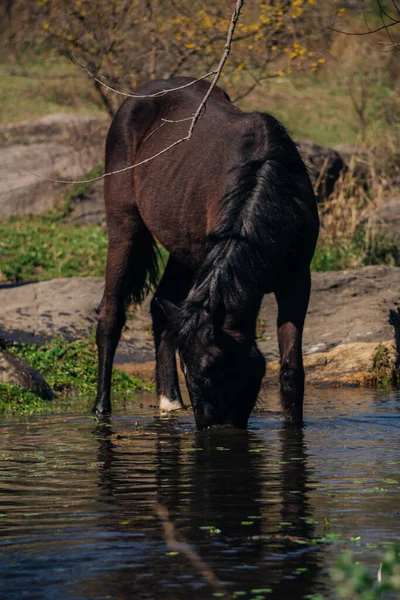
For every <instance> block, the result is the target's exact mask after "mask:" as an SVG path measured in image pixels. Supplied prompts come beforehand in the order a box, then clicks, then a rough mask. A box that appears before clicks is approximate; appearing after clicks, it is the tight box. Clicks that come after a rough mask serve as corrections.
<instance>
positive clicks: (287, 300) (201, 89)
mask: <svg viewBox="0 0 400 600" xmlns="http://www.w3.org/2000/svg"><path fill="white" fill-rule="evenodd" d="M191 81H192V80H191V79H189V78H176V79H170V80H158V81H151V82H149V83H147V84H146V85H144V86H142V87H141V88H140V89H138V90H137V93H138V94H140V95H141V96H142V97H137V98H129V99H127V100H126V101H125V102H124V103H123V104H122V106H121V107H120V109H119V111H118V113H117V115H116V116H115V118H114V120H113V123H112V125H111V127H110V131H109V133H108V137H107V145H106V172H114V171H120V170H123V169H124V168H126V167H129V166H130V165H133V164H135V163H139V162H141V161H144V160H145V159H147V158H149V157H151V156H153V155H155V154H157V153H158V152H160V151H162V150H163V149H164V148H166V147H167V146H169V145H171V144H173V142H175V141H176V140H178V139H179V138H181V137H184V136H185V135H187V130H188V124H189V123H190V121H189V120H188V119H190V117H192V115H193V114H194V112H195V111H196V108H197V107H198V106H199V104H200V102H201V100H202V98H203V96H204V94H205V92H206V91H207V89H208V86H209V83H206V82H204V81H201V82H196V83H193V85H190V86H186V87H183V88H182V89H179V90H176V91H170V92H169V93H166V94H160V91H161V90H172V89H173V88H177V87H180V86H185V85H186V84H188V83H190V82H191ZM104 195H105V207H106V220H107V229H108V255H107V268H106V286H105V292H104V296H103V300H102V302H101V305H100V309H99V322H98V327H97V345H98V350H99V380H98V394H97V399H96V403H95V406H94V409H93V411H94V413H95V414H97V415H103V414H109V413H110V412H111V403H110V387H111V371H112V363H113V358H114V353H115V350H116V347H117V344H118V341H119V338H120V334H121V329H122V327H123V325H124V322H125V308H126V305H127V304H128V303H129V302H130V301H133V302H135V303H140V302H141V301H142V300H143V298H144V297H145V295H146V294H147V292H148V291H149V289H150V288H151V287H153V286H154V285H156V283H157V270H158V269H157V264H158V261H157V246H156V242H155V240H157V241H158V242H159V243H160V244H162V246H164V248H166V249H167V250H168V252H169V259H168V263H167V266H166V268H165V271H164V274H163V276H162V278H161V281H160V282H159V284H158V287H157V290H156V293H155V296H154V298H153V300H152V302H151V313H152V318H153V330H154V340H155V348H156V360H157V391H158V396H159V401H160V407H161V409H163V410H171V409H175V408H181V407H182V398H181V394H180V390H179V384H178V376H177V369H176V358H175V352H176V349H178V351H179V355H180V363H181V367H182V370H183V372H184V374H185V378H186V383H187V387H188V391H189V395H190V400H191V403H192V407H193V410H194V415H195V419H196V425H197V427H198V428H199V429H203V428H205V427H208V426H210V425H214V424H231V425H234V426H237V427H246V424H247V420H248V418H249V416H250V413H251V411H252V409H253V407H254V405H255V402H256V399H257V395H258V392H259V390H260V386H261V381H262V378H263V376H264V373H265V359H264V357H263V355H262V354H261V352H260V351H259V350H258V348H257V344H256V321H257V314H258V311H259V308H260V304H261V301H262V298H263V295H264V294H266V293H270V292H274V294H275V296H276V299H277V302H278V339H279V350H280V357H281V369H280V393H281V399H282V404H283V409H284V413H285V418H286V420H287V421H288V422H293V423H297V424H299V423H301V422H302V418H303V395H304V369H303V362H302V331H303V325H304V319H305V315H306V311H307V306H308V301H309V294H310V261H311V258H312V255H313V253H314V249H315V244H316V240H317V236H318V228H319V221H318V213H317V208H316V201H315V197H314V193H313V189H312V186H311V183H310V179H309V177H308V173H307V170H306V167H305V165H304V163H303V161H302V159H301V158H300V155H299V153H298V151H297V148H296V145H295V144H294V142H293V141H292V140H291V138H290V137H289V135H288V133H287V132H286V130H285V129H284V127H283V126H282V125H281V124H280V123H279V122H278V121H277V120H276V119H274V118H273V117H271V116H270V115H268V114H264V113H259V112H252V113H244V112H242V111H241V110H239V109H238V108H236V107H235V106H233V105H232V104H231V102H230V100H229V97H228V96H227V95H226V94H225V92H224V91H223V90H221V89H220V88H215V89H214V90H213V92H212V94H211V96H210V98H209V100H208V102H207V105H206V110H205V112H204V114H203V116H202V117H201V119H200V120H199V122H198V123H197V125H196V128H195V130H194V133H193V137H192V138H191V139H190V141H186V142H183V143H181V144H179V145H177V146H175V147H174V148H172V149H170V150H169V151H168V152H165V153H164V154H162V155H160V156H158V157H157V158H155V159H153V160H151V161H149V162H147V163H145V164H142V165H141V166H139V167H137V168H134V169H129V170H125V171H122V172H120V173H118V174H114V175H112V176H109V177H106V179H105V186H104Z"/></svg>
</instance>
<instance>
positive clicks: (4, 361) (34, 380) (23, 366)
mask: <svg viewBox="0 0 400 600" xmlns="http://www.w3.org/2000/svg"><path fill="white" fill-rule="evenodd" d="M0 383H9V384H12V385H17V386H19V387H22V388H24V389H25V390H30V391H31V392H34V393H35V394H37V395H38V396H40V397H41V398H43V400H53V399H54V398H55V397H56V396H55V393H54V392H53V390H52V389H51V387H50V386H49V384H48V383H47V381H46V380H45V379H44V378H43V377H42V376H41V375H40V373H38V371H36V369H34V368H33V367H31V366H30V365H29V364H28V363H27V362H26V361H24V360H22V359H21V358H19V356H16V355H15V354H12V352H9V351H8V350H5V349H1V350H0Z"/></svg>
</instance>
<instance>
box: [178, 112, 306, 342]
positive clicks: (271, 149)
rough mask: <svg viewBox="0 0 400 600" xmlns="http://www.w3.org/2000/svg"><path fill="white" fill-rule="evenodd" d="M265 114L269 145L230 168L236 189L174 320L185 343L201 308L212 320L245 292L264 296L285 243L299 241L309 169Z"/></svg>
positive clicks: (225, 202)
mask: <svg viewBox="0 0 400 600" xmlns="http://www.w3.org/2000/svg"><path fill="white" fill-rule="evenodd" d="M261 116H262V117H263V118H264V121H265V122H266V126H267V128H268V132H267V135H266V136H265V138H266V142H265V145H264V147H263V148H260V149H259V155H260V157H259V158H258V157H257V158H256V159H254V157H253V158H252V160H248V161H246V162H244V163H243V164H241V165H240V166H238V167H235V168H234V169H233V170H232V173H233V172H234V175H235V176H234V177H233V179H234V185H232V186H231V188H230V189H229V190H228V191H227V193H226V194H225V195H224V197H223V199H222V202H221V209H220V218H219V221H218V223H217V224H216V226H215V227H214V229H213V230H212V231H211V233H210V234H209V235H208V237H207V239H206V249H205V258H204V261H203V264H202V266H201V268H200V270H199V272H198V274H197V277H196V280H195V282H194V284H193V286H192V289H191V292H190V293H189V296H188V298H187V299H186V300H185V302H184V303H183V304H182V306H181V307H180V310H179V313H178V315H177V318H176V322H175V327H174V329H175V332H176V334H177V336H178V339H179V340H180V341H181V342H182V341H184V342H190V340H191V338H192V336H193V334H194V333H195V332H196V329H197V325H198V322H199V319H200V313H201V310H204V311H206V312H207V313H208V314H209V315H210V317H212V315H213V314H214V313H215V311H216V310H217V309H218V307H219V306H220V305H221V304H224V303H225V302H226V301H227V300H229V302H232V303H234V302H240V291H241V289H247V290H251V291H252V292H258V291H260V292H261V294H263V293H264V290H265V287H266V284H267V280H268V277H271V276H272V275H273V271H274V268H275V266H276V263H277V261H278V259H279V253H280V252H282V250H283V249H282V240H283V239H284V238H285V239H286V238H289V239H287V240H286V244H285V247H286V246H288V245H289V244H290V243H291V242H290V239H291V238H292V237H295V236H292V235H291V234H292V230H291V224H292V225H293V229H294V228H295V222H296V218H295V214H296V213H297V212H298V210H299V207H298V205H297V204H296V202H295V198H296V197H299V185H300V184H299V179H300V180H301V179H302V178H304V175H306V177H307V172H306V168H305V166H304V163H303V162H302V160H301V158H300V155H299V153H298V151H297V148H296V145H295V144H294V142H293V141H292V140H291V138H290V137H289V135H288V134H287V132H286V130H285V128H284V127H283V125H281V124H280V123H279V122H278V121H276V120H275V119H274V118H273V117H271V116H270V115H261ZM271 125H272V127H271Z"/></svg>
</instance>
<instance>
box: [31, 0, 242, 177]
mask: <svg viewBox="0 0 400 600" xmlns="http://www.w3.org/2000/svg"><path fill="white" fill-rule="evenodd" d="M243 3H244V0H237V1H236V5H235V10H234V11H233V14H232V18H231V22H230V25H229V30H228V34H227V37H226V42H225V46H224V53H223V55H222V57H221V60H220V62H219V65H218V68H217V70H216V71H214V73H215V75H214V79H213V80H212V82H211V84H210V87H209V88H208V90H207V92H206V94H205V95H204V97H203V99H202V101H201V102H200V104H199V106H198V107H197V110H196V112H195V113H194V115H193V116H192V117H191V124H190V127H189V130H188V133H187V135H186V136H184V137H182V138H180V139H179V140H176V141H175V142H173V143H172V144H170V145H169V146H167V147H166V148H164V149H163V150H160V152H157V153H156V154H154V155H153V156H150V157H149V158H146V159H144V160H141V161H140V162H138V163H134V164H133V165H129V166H128V167H124V168H123V169H118V170H117V171H111V172H109V173H103V175H100V176H99V177H94V178H93V179H83V180H80V181H71V180H65V179H50V178H48V177H44V176H42V175H39V174H38V173H32V171H29V170H28V169H27V171H28V173H31V175H35V176H36V177H39V178H40V179H45V180H46V181H52V182H53V183H94V182H95V181H100V180H101V179H104V178H105V177H109V176H110V175H118V174H119V173H125V172H126V171H130V170H131V169H135V168H136V167H140V166H141V165H144V164H146V163H148V162H150V161H152V160H154V159H155V158H158V157H159V156H161V155H162V154H165V153H166V152H168V151H169V150H171V149H172V148H174V147H175V146H178V145H179V144H181V143H182V142H186V141H188V140H190V139H191V137H192V135H193V131H194V129H195V127H196V124H197V122H198V120H199V119H200V117H201V114H202V112H203V110H204V108H205V106H206V104H207V100H208V99H209V97H210V95H211V93H212V91H213V89H214V88H215V86H216V85H217V82H218V79H219V78H220V76H221V73H222V69H223V68H224V65H225V63H226V61H227V58H228V56H229V52H230V50H231V45H232V38H233V34H234V32H235V27H236V23H237V21H238V19H239V15H240V11H241V9H242V6H243ZM81 66H83V65H81ZM83 68H84V69H85V70H86V71H87V72H88V73H89V71H88V70H87V69H86V67H84V66H83ZM209 75H210V74H207V75H203V77H201V78H199V79H197V80H194V81H191V82H190V83H187V84H185V85H183V86H180V87H178V88H174V89H169V90H161V91H159V92H156V93H155V94H151V95H145V96H143V95H140V94H138V95H135V96H132V97H134V98H154V97H159V96H163V95H165V94H166V93H169V92H172V91H177V90H180V89H183V88H186V87H188V86H189V85H193V84H194V83H196V81H199V80H200V79H205V77H208V76H209ZM96 80H97V79H96ZM99 81H100V80H99ZM101 83H102V82H101ZM103 85H105V84H103ZM106 87H108V89H112V88H109V86H106ZM113 91H116V90H113ZM119 93H121V92H119ZM124 95H126V94H124ZM129 96H131V94H129Z"/></svg>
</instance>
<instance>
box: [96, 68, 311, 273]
mask: <svg viewBox="0 0 400 600" xmlns="http://www.w3.org/2000/svg"><path fill="white" fill-rule="evenodd" d="M192 81H193V80H191V79H189V78H176V79H171V80H158V81H151V82H148V83H147V84H145V85H144V86H141V87H140V88H138V89H137V90H136V92H135V93H136V94H137V97H135V98H130V99H128V100H127V101H126V102H125V103H124V104H123V105H122V106H121V108H120V111H119V113H118V114H117V117H116V118H115V119H114V123H113V125H112V127H111V130H110V134H109V139H110V136H111V140H112V144H114V145H116V146H117V147H118V146H121V145H125V146H130V150H131V152H127V153H126V158H124V161H125V162H124V161H122V162H123V164H120V165H118V164H115V163H112V165H111V166H112V168H114V169H115V168H118V167H121V166H125V165H126V163H129V161H130V162H131V164H138V163H142V164H140V165H139V166H138V167H136V168H134V169H133V170H132V174H133V181H132V186H133V196H134V202H136V203H137V206H138V208H139V211H140V214H141V217H142V218H143V220H144V222H145V223H146V225H147V227H148V229H149V230H150V231H151V232H152V233H153V235H154V236H155V237H156V238H157V239H158V240H159V241H160V242H161V243H162V244H163V245H164V246H165V247H166V248H167V249H168V250H169V251H170V252H176V253H178V254H181V255H186V256H187V257H188V260H189V262H190V261H192V257H193V256H194V255H199V253H200V251H199V248H201V247H202V246H203V245H204V239H205V237H206V236H207V235H208V234H209V233H210V231H211V230H212V229H213V228H214V227H215V224H216V221H217V220H218V218H219V215H220V211H221V201H222V199H223V198H226V197H227V196H229V194H230V193H231V192H232V190H235V189H240V188H241V187H243V177H244V173H246V177H249V182H248V183H246V185H247V188H248V189H247V190H246V193H245V194H244V195H243V202H245V199H246V196H248V193H247V192H249V191H250V190H249V188H250V187H251V186H254V185H255V183H256V179H257V173H258V172H259V169H260V167H261V166H262V165H263V164H265V163H266V162H268V161H272V162H280V163H282V164H286V170H287V171H288V172H289V171H291V176H292V177H294V178H297V180H298V181H297V182H296V184H297V185H298V187H299V189H300V190H303V191H304V193H303V196H304V201H305V202H308V201H309V202H310V203H311V204H312V202H313V198H312V191H311V193H310V188H309V179H308V175H307V172H306V170H305V168H304V165H303V163H302V161H301V159H300V157H299V155H298V152H297V149H296V147H295V145H294V143H293V142H292V140H291V139H290V137H289V136H288V134H287V133H286V131H285V129H284V128H283V126H282V125H281V124H280V123H279V122H278V121H276V119H274V118H273V117H271V116H269V115H266V114H263V113H258V112H253V113H244V112H242V111H241V110H239V109H238V108H236V107H235V106H234V105H232V103H231V102H230V100H229V97H228V95H227V94H226V93H225V92H224V91H223V90H222V89H220V88H218V87H216V88H214V89H213V91H212V94H211V95H210V97H209V99H208V101H207V105H206V108H205V110H204V112H203V114H202V116H201V118H200V119H199V121H198V122H197V124H196V127H195V129H194V132H193V136H192V138H191V139H190V140H187V141H182V143H179V144H178V145H175V146H174V147H171V148H170V149H168V150H167V151H165V150H166V149H167V148H169V147H170V146H172V145H173V144H176V142H177V141H178V140H180V139H183V138H185V137H186V136H187V134H188V130H189V127H190V123H191V118H192V117H193V115H194V113H195V112H196V110H197V108H198V106H199V105H200V103H201V101H202V99H203V98H204V95H205V93H206V92H207V90H208V89H209V85H210V84H209V82H205V81H197V82H195V83H192V84H191V85H188V84H190V83H191V82H192ZM177 88H180V89H177ZM160 153H161V154H160ZM122 154H123V153H122ZM158 154H159V156H157V157H156V158H152V157H154V156H155V155H158ZM117 155H118V156H121V150H119V151H118V152H117ZM148 159H151V160H149V161H148V162H144V161H147V160H148ZM126 166H127V165H126ZM107 168H108V170H110V169H109V166H108V165H107ZM130 177H132V175H130ZM266 210H268V207H266Z"/></svg>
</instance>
